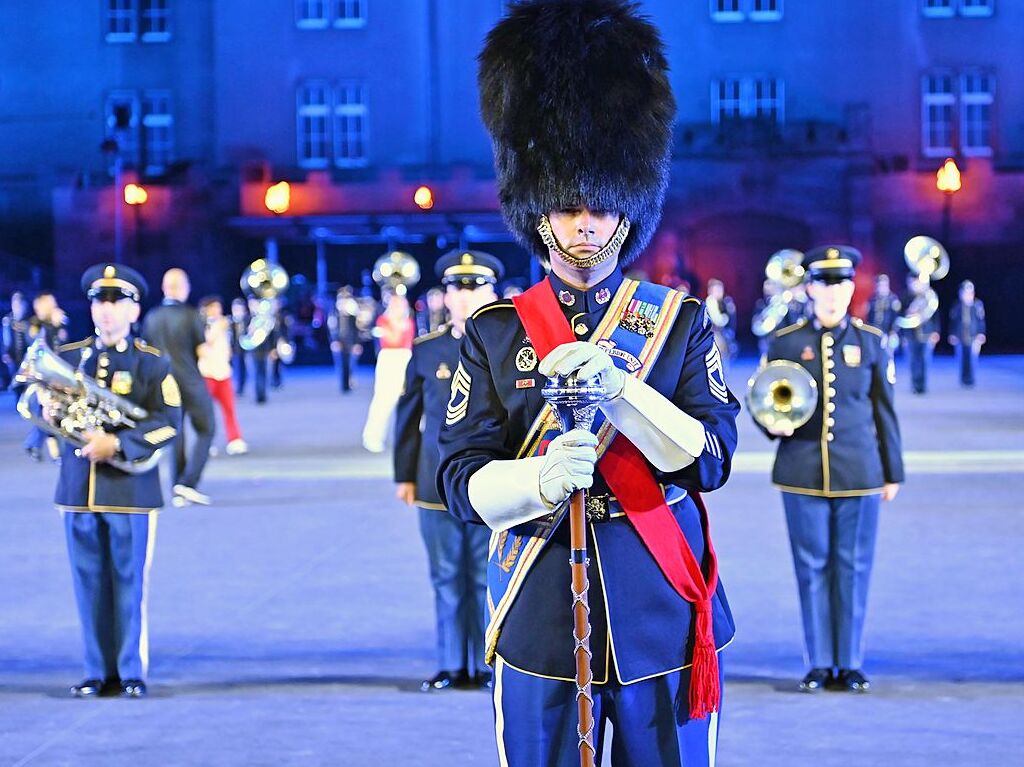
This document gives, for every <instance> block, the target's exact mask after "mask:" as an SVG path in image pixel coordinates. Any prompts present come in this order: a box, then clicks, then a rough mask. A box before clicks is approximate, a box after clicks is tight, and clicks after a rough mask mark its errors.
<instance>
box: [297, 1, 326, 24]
mask: <svg viewBox="0 0 1024 767" xmlns="http://www.w3.org/2000/svg"><path fill="white" fill-rule="evenodd" d="M332 1H333V0H295V26H296V27H298V28H299V29H327V28H328V27H329V26H330V25H331V7H330V3H331V2H332ZM313 3H316V4H318V5H319V6H320V7H321V8H322V15H321V16H319V17H315V16H307V15H306V14H305V12H304V11H308V10H309V8H310V6H311V5H312V4H313Z"/></svg>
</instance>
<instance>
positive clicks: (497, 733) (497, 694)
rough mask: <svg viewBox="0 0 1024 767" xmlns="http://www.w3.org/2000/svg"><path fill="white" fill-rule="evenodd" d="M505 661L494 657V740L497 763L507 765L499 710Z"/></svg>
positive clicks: (500, 711)
mask: <svg viewBox="0 0 1024 767" xmlns="http://www.w3.org/2000/svg"><path fill="white" fill-rule="evenodd" d="M504 670H505V662H504V661H503V660H502V659H501V656H500V655H499V656H497V657H495V659H494V740H495V742H496V743H497V744H498V764H499V765H501V767H508V756H507V755H506V754H505V714H504V712H503V711H502V710H501V693H502V678H501V677H502V672H503V671H504Z"/></svg>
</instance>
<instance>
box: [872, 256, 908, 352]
mask: <svg viewBox="0 0 1024 767" xmlns="http://www.w3.org/2000/svg"><path fill="white" fill-rule="evenodd" d="M902 309H903V305H902V304H901V303H900V300H899V298H897V297H896V294H895V293H893V292H892V290H890V288H889V275H888V274H879V275H878V276H876V277H875V292H874V293H873V294H872V295H871V298H870V299H868V306H867V321H868V324H870V325H872V326H874V327H876V328H878V329H879V330H881V331H882V338H883V340H884V343H885V347H886V348H887V349H888V350H889V351H890V352H893V351H895V350H896V347H897V346H898V345H899V336H898V334H897V332H896V319H897V318H898V317H899V316H900V311H901V310H902Z"/></svg>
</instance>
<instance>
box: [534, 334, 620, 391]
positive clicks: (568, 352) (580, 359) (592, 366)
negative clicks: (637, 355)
mask: <svg viewBox="0 0 1024 767" xmlns="http://www.w3.org/2000/svg"><path fill="white" fill-rule="evenodd" d="M537 369H538V370H539V371H540V374H541V375H544V376H554V375H559V376H567V375H569V374H570V373H572V372H573V371H577V373H576V374H577V376H579V378H593V377H594V376H597V377H598V379H599V380H600V381H601V385H602V386H604V388H605V391H607V392H608V395H609V396H610V397H613V398H614V397H618V396H619V395H620V394H621V393H622V386H623V383H624V382H625V378H626V374H625V373H623V372H622V371H621V370H619V369H618V368H617V367H615V363H614V362H612V358H611V357H610V356H609V355H608V352H606V351H605V350H604V349H602V348H601V347H600V346H597V345H595V344H591V343H587V342H586V341H573V342H571V343H567V344H561V345H560V346H556V347H555V348H554V349H552V350H551V351H550V352H548V355H547V356H546V357H545V358H544V359H542V360H541V361H540V365H539V366H538V368H537Z"/></svg>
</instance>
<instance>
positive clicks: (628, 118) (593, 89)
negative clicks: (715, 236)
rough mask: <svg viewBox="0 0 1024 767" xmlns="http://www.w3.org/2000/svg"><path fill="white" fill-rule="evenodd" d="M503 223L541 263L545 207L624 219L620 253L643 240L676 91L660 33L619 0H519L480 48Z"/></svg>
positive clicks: (660, 190) (660, 180) (658, 190)
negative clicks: (627, 222) (540, 229)
mask: <svg viewBox="0 0 1024 767" xmlns="http://www.w3.org/2000/svg"><path fill="white" fill-rule="evenodd" d="M479 62H480V70H479V74H478V83H479V87H480V105H481V113H482V115H483V120H484V124H485V125H486V127H487V130H488V132H489V133H490V134H491V140H492V143H493V147H494V163H495V169H496V171H497V175H498V192H499V196H500V199H501V208H502V213H503V214H504V216H505V220H506V222H507V223H508V225H509V227H510V228H511V230H512V232H513V233H514V234H515V236H516V238H517V239H518V240H519V242H520V244H521V245H523V247H525V248H527V249H528V250H530V251H531V252H533V253H535V254H537V255H538V256H539V257H540V258H541V260H542V261H543V262H544V263H547V259H548V249H547V247H545V245H544V243H543V241H542V240H541V239H540V237H539V235H538V234H537V223H538V221H539V218H540V216H541V215H542V214H544V213H548V212H549V211H551V210H558V209H561V208H566V207H572V206H576V205H586V206H587V207H589V208H591V209H595V210H598V209H600V210H613V211H620V212H622V213H623V214H625V216H626V217H627V218H628V219H629V220H630V222H631V224H632V228H631V229H630V232H629V236H628V237H627V238H626V241H625V243H624V244H623V245H622V249H621V252H620V254H619V258H620V261H621V263H623V264H628V263H630V262H631V261H632V260H633V259H635V258H636V257H637V255H639V254H640V252H641V251H643V249H644V248H645V247H646V246H647V244H648V242H649V241H650V239H651V235H653V234H654V230H655V229H656V228H657V226H658V221H659V219H660V218H661V206H662V203H663V202H664V198H665V188H666V186H667V185H668V170H669V159H670V150H671V147H670V144H671V135H672V121H673V119H674V117H675V110H676V105H675V99H674V98H673V96H672V89H671V87H670V85H669V81H668V74H667V73H668V63H667V61H666V60H665V55H664V51H663V47H662V42H661V38H660V36H659V34H658V30H657V29H656V28H655V27H654V26H653V25H652V24H650V23H649V22H648V21H646V20H645V19H643V18H642V17H640V16H638V15H637V13H636V5H635V4H634V3H629V2H622V1H621V0H520V2H515V3H513V4H512V5H511V8H510V9H509V13H508V15H507V16H506V17H505V18H503V19H502V20H501V21H500V22H498V24H497V25H496V26H495V27H494V29H492V30H491V32H490V34H489V35H488V37H487V42H486V44H485V45H484V49H483V51H482V52H481V53H480V56H479Z"/></svg>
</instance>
